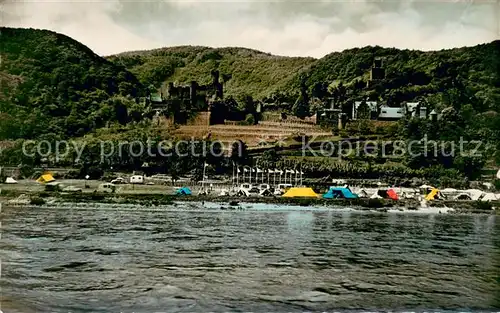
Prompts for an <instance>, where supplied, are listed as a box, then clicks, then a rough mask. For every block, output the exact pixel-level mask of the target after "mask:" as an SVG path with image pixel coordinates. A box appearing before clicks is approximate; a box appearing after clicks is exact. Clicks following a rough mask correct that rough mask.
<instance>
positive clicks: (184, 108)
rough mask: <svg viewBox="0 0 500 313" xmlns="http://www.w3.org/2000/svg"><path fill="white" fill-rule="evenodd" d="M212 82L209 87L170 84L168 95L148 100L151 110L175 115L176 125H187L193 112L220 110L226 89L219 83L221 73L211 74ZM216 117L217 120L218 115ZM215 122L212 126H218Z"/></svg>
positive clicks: (158, 95)
mask: <svg viewBox="0 0 500 313" xmlns="http://www.w3.org/2000/svg"><path fill="white" fill-rule="evenodd" d="M211 75H212V82H211V83H210V84H207V85H199V84H198V83H197V82H196V81H191V82H190V84H189V85H180V86H175V85H174V83H172V82H171V83H169V84H168V86H167V94H166V95H165V96H164V95H163V93H162V92H160V93H159V94H149V95H148V97H147V98H146V101H147V103H148V104H150V105H151V108H152V109H153V110H155V111H157V112H158V114H159V113H164V114H167V115H173V117H174V122H175V123H176V124H185V123H186V122H187V120H188V118H189V116H190V114H191V113H192V112H200V111H207V110H208V111H210V112H212V113H213V111H214V110H215V111H217V110H220V107H221V105H219V104H220V102H221V101H222V99H223V98H224V88H223V85H222V83H221V82H220V81H219V76H220V74H219V71H217V70H213V71H212V72H211ZM212 115H214V119H216V117H217V116H220V115H217V114H212ZM217 122H220V121H216V120H213V121H211V124H216V123H217Z"/></svg>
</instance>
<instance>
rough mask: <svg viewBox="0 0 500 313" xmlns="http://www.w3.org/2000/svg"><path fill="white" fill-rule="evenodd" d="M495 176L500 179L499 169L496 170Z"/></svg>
mask: <svg viewBox="0 0 500 313" xmlns="http://www.w3.org/2000/svg"><path fill="white" fill-rule="evenodd" d="M497 178H498V179H500V170H498V172H497Z"/></svg>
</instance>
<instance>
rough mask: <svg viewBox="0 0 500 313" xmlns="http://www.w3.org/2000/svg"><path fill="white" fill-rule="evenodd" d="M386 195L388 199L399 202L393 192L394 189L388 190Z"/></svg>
mask: <svg viewBox="0 0 500 313" xmlns="http://www.w3.org/2000/svg"><path fill="white" fill-rule="evenodd" d="M387 195H388V196H389V198H391V199H392V200H399V197H398V194H397V193H396V192H395V191H394V189H389V190H387Z"/></svg>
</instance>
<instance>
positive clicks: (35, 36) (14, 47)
mask: <svg viewBox="0 0 500 313" xmlns="http://www.w3.org/2000/svg"><path fill="white" fill-rule="evenodd" d="M0 32H1V33H0V48H1V49H0V53H1V58H2V62H1V69H0V86H1V88H0V112H1V113H0V139H15V138H34V137H39V136H40V135H42V134H45V135H47V136H52V137H54V136H55V137H58V136H62V137H65V136H80V135H83V134H85V133H86V132H88V131H91V130H93V129H95V128H99V127H101V126H104V125H105V124H106V123H107V122H109V121H115V120H121V122H123V123H125V122H126V121H127V119H128V117H127V116H126V115H127V114H126V110H124V107H130V106H133V103H134V102H133V101H131V99H132V98H133V97H135V96H136V95H137V94H138V92H139V91H140V90H141V89H142V88H141V85H140V83H139V81H138V80H137V79H136V77H135V76H134V75H133V74H131V73H130V72H129V71H127V70H126V69H125V68H124V67H122V66H119V65H116V64H114V63H112V62H109V61H108V60H106V59H104V58H102V57H100V56H98V55H96V54H95V53H94V52H92V51H91V50H90V49H89V48H88V47H86V46H84V45H83V44H81V43H79V42H77V41H75V40H73V39H71V38H69V37H67V36H64V35H61V34H58V33H55V32H51V31H47V30H35V29H17V28H5V27H2V28H0ZM128 95H130V97H128V98H127V97H126V96H128Z"/></svg>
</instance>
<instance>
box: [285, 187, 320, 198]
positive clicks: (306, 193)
mask: <svg viewBox="0 0 500 313" xmlns="http://www.w3.org/2000/svg"><path fill="white" fill-rule="evenodd" d="M283 197H290V198H295V197H306V198H317V197H318V194H317V193H315V192H314V190H312V188H305V187H302V188H299V187H293V188H290V189H288V191H287V192H286V193H285V194H284V195H283Z"/></svg>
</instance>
